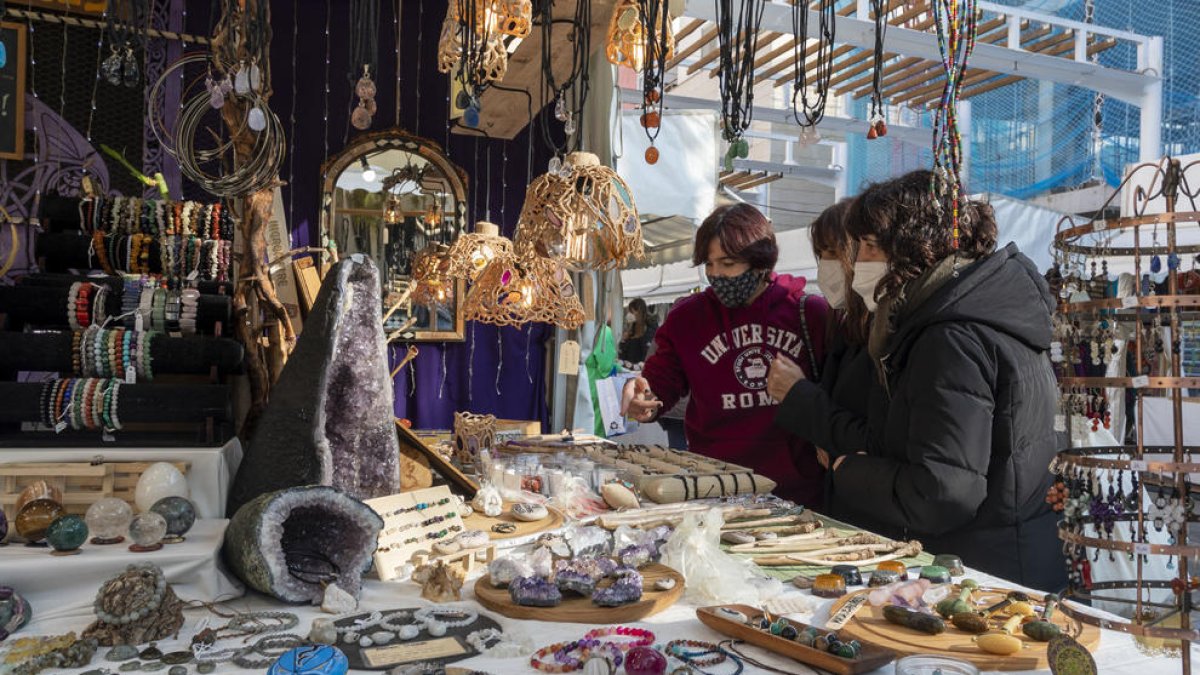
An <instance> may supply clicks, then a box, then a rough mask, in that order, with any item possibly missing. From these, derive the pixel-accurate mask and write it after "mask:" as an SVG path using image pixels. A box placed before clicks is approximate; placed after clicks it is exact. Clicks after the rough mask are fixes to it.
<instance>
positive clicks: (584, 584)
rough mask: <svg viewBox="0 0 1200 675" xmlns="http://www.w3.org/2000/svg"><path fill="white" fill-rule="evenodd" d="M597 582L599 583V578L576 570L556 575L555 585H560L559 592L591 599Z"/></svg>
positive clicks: (564, 571)
mask: <svg viewBox="0 0 1200 675" xmlns="http://www.w3.org/2000/svg"><path fill="white" fill-rule="evenodd" d="M597 581H599V578H598V577H593V576H592V575H590V574H586V573H584V572H576V571H574V570H563V571H562V572H559V573H558V574H556V575H554V583H555V584H557V585H558V590H560V591H562V592H563V593H575V594H578V595H582V596H583V597H585V598H587V597H591V595H592V593H593V592H594V591H595V590H596V582H597Z"/></svg>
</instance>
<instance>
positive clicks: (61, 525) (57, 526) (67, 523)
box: [46, 514, 88, 552]
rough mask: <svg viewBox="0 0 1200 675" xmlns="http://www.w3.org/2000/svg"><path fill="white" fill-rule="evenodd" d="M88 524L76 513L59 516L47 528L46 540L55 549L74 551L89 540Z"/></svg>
mask: <svg viewBox="0 0 1200 675" xmlns="http://www.w3.org/2000/svg"><path fill="white" fill-rule="evenodd" d="M87 536H88V526H87V523H85V522H84V521H83V518H82V517H80V516H77V515H74V514H68V515H65V516H59V517H58V518H56V519H55V520H54V522H53V523H50V528H49V529H47V530H46V541H47V542H48V543H49V544H50V547H51V548H53V549H54V550H55V551H63V552H66V551H74V550H77V549H78V548H79V547H80V546H83V542H85V541H87Z"/></svg>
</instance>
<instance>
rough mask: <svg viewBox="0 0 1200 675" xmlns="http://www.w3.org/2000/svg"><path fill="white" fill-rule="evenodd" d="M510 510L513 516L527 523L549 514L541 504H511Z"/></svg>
mask: <svg viewBox="0 0 1200 675" xmlns="http://www.w3.org/2000/svg"><path fill="white" fill-rule="evenodd" d="M511 511H512V515H513V518H516V519H517V520H523V521H525V522H527V523H532V522H536V521H539V520H542V519H543V518H546V517H548V516H549V515H550V512H549V511H547V510H546V507H544V506H542V505H541V504H513V505H512V509H511Z"/></svg>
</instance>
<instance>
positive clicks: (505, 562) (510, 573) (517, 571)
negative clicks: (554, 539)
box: [488, 556, 533, 588]
mask: <svg viewBox="0 0 1200 675" xmlns="http://www.w3.org/2000/svg"><path fill="white" fill-rule="evenodd" d="M530 576H533V568H532V567H530V566H529V563H527V562H525V561H524V560H519V559H517V558H511V557H508V556H505V557H503V558H496V559H495V560H493V561H492V562H491V563H489V564H488V578H489V580H490V581H491V582H492V585H493V586H495V587H496V588H507V587H508V585H509V584H510V583H512V581H513V579H516V578H517V577H530Z"/></svg>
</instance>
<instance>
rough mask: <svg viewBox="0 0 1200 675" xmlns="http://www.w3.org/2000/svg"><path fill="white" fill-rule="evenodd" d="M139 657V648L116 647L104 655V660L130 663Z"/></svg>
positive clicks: (128, 646)
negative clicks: (130, 660) (129, 661)
mask: <svg viewBox="0 0 1200 675" xmlns="http://www.w3.org/2000/svg"><path fill="white" fill-rule="evenodd" d="M137 655H138V650H137V647H134V646H133V645H117V646H116V647H113V648H112V649H110V650H108V653H107V654H105V655H104V660H105V661H128V660H129V659H136V658H137Z"/></svg>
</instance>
